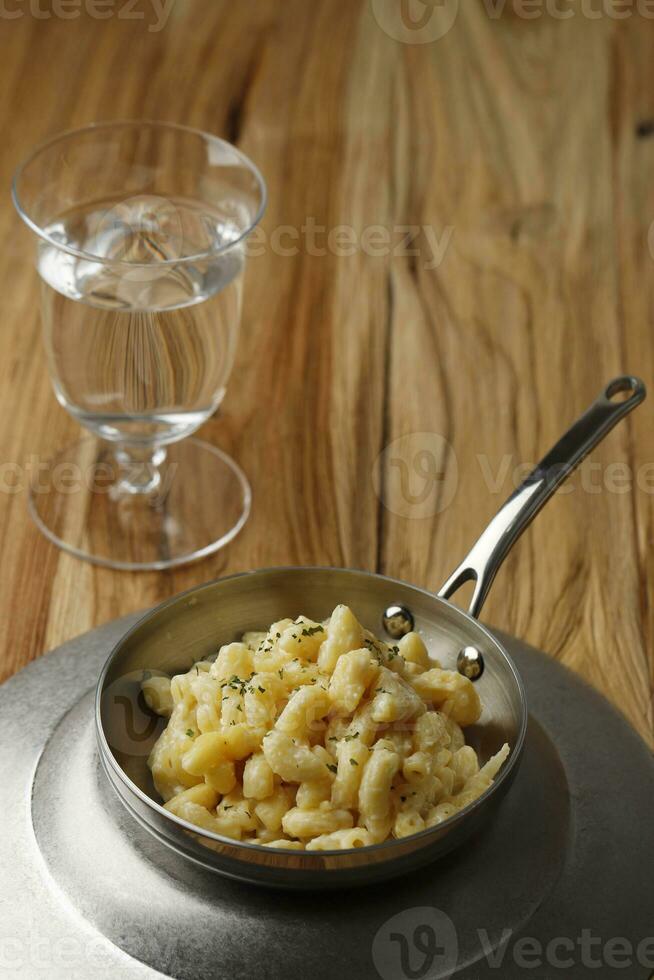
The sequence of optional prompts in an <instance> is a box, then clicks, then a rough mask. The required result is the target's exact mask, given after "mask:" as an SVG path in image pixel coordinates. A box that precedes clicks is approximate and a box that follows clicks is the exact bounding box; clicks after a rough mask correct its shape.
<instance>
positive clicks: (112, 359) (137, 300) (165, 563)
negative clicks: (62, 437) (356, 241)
mask: <svg viewBox="0 0 654 980" xmlns="http://www.w3.org/2000/svg"><path fill="white" fill-rule="evenodd" d="M13 197H14V203H15V205H16V208H17V210H18V213H19V214H20V216H21V218H22V219H23V220H24V221H25V223H26V224H27V225H28V226H29V228H30V229H31V230H32V232H33V233H34V235H35V238H36V264H37V269H38V273H39V276H40V280H41V312H42V319H43V330H44V338H45V346H46V351H47V357H48V365H49V370H50V375H51V378H52V382H53V386H54V390H55V394H56V396H57V399H58V400H59V402H60V404H61V405H63V406H64V408H65V409H66V410H67V411H68V412H70V414H71V415H72V416H73V418H75V419H77V421H78V422H80V424H81V425H83V426H84V427H85V428H86V429H88V430H89V431H90V432H91V433H92V434H93V437H92V438H90V439H89V438H86V439H84V440H83V441H82V442H80V443H78V444H76V445H75V446H71V447H69V448H68V449H66V450H65V451H64V452H63V453H61V454H60V455H59V456H57V457H56V459H54V460H51V461H50V462H49V463H48V465H47V467H46V466H42V467H39V471H38V477H37V478H35V479H34V480H33V483H32V487H31V491H30V508H31V511H32V514H33V516H34V518H35V520H36V522H37V524H38V525H39V527H40V528H41V530H42V531H43V532H44V533H45V534H46V535H47V536H48V537H49V538H50V539H51V540H53V541H54V542H56V543H57V544H58V545H59V546H60V547H62V548H65V549H66V550H67V551H70V552H72V553H73V554H75V555H77V556H79V557H81V558H85V559H87V560H89V561H93V562H96V563H98V564H102V565H109V566H111V567H114V568H126V569H146V568H150V569H160V568H168V567H171V566H173V565H180V564H183V563H185V562H189V561H192V560H195V559H199V558H202V557H204V556H206V555H208V554H211V553H212V552H214V551H217V550H218V549H219V548H221V547H223V546H224V545H225V544H227V542H228V541H231V540H232V538H233V537H234V536H235V535H236V534H237V533H238V531H239V530H240V529H241V528H242V526H243V524H244V523H245V521H246V520H247V517H248V514H249V510H250V501H251V494H250V487H249V485H248V482H247V479H246V478H245V476H244V474H243V473H242V471H241V469H240V468H239V467H238V466H237V465H236V463H234V461H233V460H232V459H230V458H229V457H228V456H227V455H225V453H223V452H221V451H220V450H218V449H216V448H214V447H213V446H210V445H208V444H207V443H205V442H201V441H199V440H197V439H187V438H186V437H187V436H190V435H191V434H192V433H193V432H194V431H195V430H196V429H197V428H198V427H199V426H200V425H202V423H203V422H205V421H206V420H207V419H208V418H209V417H210V416H211V415H212V414H213V413H214V412H215V411H216V409H217V408H218V406H219V405H220V403H221V401H222V399H223V397H224V395H225V390H226V386H227V382H228V379H229V376H230V372H231V368H232V364H233V361H234V353H235V348H236V341H237V335H238V330H239V323H240V318H241V301H242V293H243V273H244V268H245V240H246V238H247V236H248V235H249V234H250V232H251V231H252V230H253V228H254V227H255V226H256V224H257V222H258V221H259V220H260V218H261V216H262V213H263V211H264V208H265V202H266V188H265V184H264V181H263V178H262V177H261V174H260V173H259V171H258V170H257V168H256V167H255V166H254V164H252V163H251V162H250V161H249V160H248V159H247V158H246V157H245V156H244V155H243V154H242V153H240V152H239V151H238V150H237V149H235V147H233V146H231V145H230V144H229V143H226V142H224V141H223V140H220V139H218V138H217V137H215V136H211V135H209V134H207V133H203V132H200V131H198V130H193V129H190V128H187V127H184V126H176V125H170V124H165V123H151V122H126V123H106V124H98V125H94V126H89V127H87V128H85V129H81V130H77V131H74V132H70V133H66V134H64V135H62V136H58V137H56V138H55V139H53V140H51V141H49V142H48V143H46V144H44V145H43V146H41V147H39V148H38V149H37V150H36V151H35V152H34V153H33V154H32V155H31V156H30V158H29V159H28V160H27V161H26V162H25V163H24V164H23V165H22V166H21V167H20V168H19V170H18V171H17V173H16V176H15V178H14V184H13ZM181 440H184V441H181Z"/></svg>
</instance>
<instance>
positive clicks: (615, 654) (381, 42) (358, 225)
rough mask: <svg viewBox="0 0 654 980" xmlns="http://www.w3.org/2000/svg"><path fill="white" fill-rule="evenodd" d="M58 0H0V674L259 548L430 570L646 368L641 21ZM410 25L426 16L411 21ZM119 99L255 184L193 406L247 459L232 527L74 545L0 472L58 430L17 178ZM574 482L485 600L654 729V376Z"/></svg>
mask: <svg viewBox="0 0 654 980" xmlns="http://www.w3.org/2000/svg"><path fill="white" fill-rule="evenodd" d="M75 2H76V0H69V3H68V5H66V4H64V5H63V7H62V6H61V5H60V4H58V3H57V2H56V0H40V4H37V3H36V0H25V2H23V3H21V2H20V0H13V2H12V3H10V2H9V0H8V2H7V3H6V4H5V5H4V9H5V11H6V10H9V11H10V12H11V13H12V19H8V18H7V16H6V14H5V16H2V17H0V78H1V82H2V86H1V87H2V92H3V99H2V104H1V106H0V114H1V116H2V134H3V139H2V145H1V147H0V165H1V175H2V187H4V188H5V193H4V196H3V198H2V207H1V210H0V234H1V236H2V250H1V252H0V254H1V255H2V262H1V263H0V275H1V276H2V290H1V292H0V296H1V297H2V357H1V358H0V374H1V383H0V397H1V398H2V410H1V411H0V432H1V439H0V451H1V459H0V463H2V466H3V469H2V470H1V471H0V477H1V480H0V482H2V484H3V487H4V492H3V493H1V494H0V500H1V504H0V508H1V509H0V529H1V532H0V533H1V537H0V556H1V562H0V569H1V571H0V577H1V587H0V620H1V626H0V628H1V630H2V640H1V648H0V679H2V678H5V677H7V676H9V675H10V674H11V673H13V672H14V671H16V670H18V669H19V668H20V667H22V666H24V665H25V664H27V663H28V662H29V661H30V660H32V659H33V658H34V657H37V656H39V655H40V654H41V653H42V652H43V651H45V650H47V649H49V648H51V647H53V646H55V645H56V644H59V643H61V642H63V641H64V640H66V639H68V638H69V637H72V636H74V635H75V634H78V633H80V632H82V631H84V630H88V629H90V628H92V627H93V626H95V625H97V624H100V623H103V622H105V621H107V620H110V619H112V618H113V617H116V616H120V615H122V614H125V613H128V612H130V611H132V610H136V609H140V608H144V607H147V606H150V605H152V604H153V603H156V602H158V601H159V600H161V599H163V598H164V597H166V596H168V595H171V594H173V593H175V592H178V591H180V590H182V589H185V588H188V587H189V586H192V585H194V584H196V583H199V582H202V581H204V580H207V579H210V578H213V577H215V576H219V575H224V574H226V573H229V572H235V571H239V570H243V569H247V568H252V567H256V566H266V565H276V564H285V563H293V564H296V563H297V564H301V563H305V564H309V563H321V564H322V563H325V564H326V563H331V564H336V565H347V566H356V567H362V568H367V569H376V570H378V571H381V572H385V573H387V574H389V575H393V576H397V577H401V578H405V579H407V580H409V581H412V582H414V583H417V584H419V585H422V586H426V587H429V588H436V587H438V586H439V585H440V584H441V582H442V580H443V579H444V578H445V576H446V574H447V573H448V572H449V571H450V570H451V568H452V567H453V565H454V564H455V563H456V562H457V561H458V560H459V559H460V558H461V557H462V555H463V554H464V552H465V550H467V547H468V546H469V545H470V544H471V543H472V541H473V540H474V538H475V536H476V534H477V533H478V531H479V530H480V529H481V528H482V527H483V526H484V523H485V522H486V521H487V520H488V519H489V518H490V516H491V515H492V513H493V512H494V510H495V509H496V508H497V507H498V505H499V504H500V503H501V501H502V499H503V495H505V494H507V493H508V492H509V490H510V489H511V487H512V485H513V481H514V479H515V478H516V475H517V468H518V467H519V465H520V464H523V463H527V462H529V461H531V462H534V461H535V460H536V459H537V458H538V455H539V454H540V452H541V451H542V450H544V449H545V448H548V446H549V444H550V443H551V442H552V441H553V440H554V439H555V438H556V437H557V436H558V434H559V432H560V431H561V430H562V428H563V426H564V425H565V424H567V423H568V422H570V421H572V419H573V417H575V416H576V415H577V414H578V413H579V411H580V410H581V409H583V408H584V407H585V406H586V404H587V402H589V401H590V400H591V398H592V397H594V396H595V395H596V394H597V393H598V392H599V390H600V388H601V386H602V384H603V382H604V381H605V380H606V379H608V378H610V377H611V376H612V375H614V374H617V373H620V372H623V371H632V372H637V373H639V374H640V375H642V376H643V377H644V379H645V380H646V381H649V382H650V383H652V381H653V380H654V373H653V367H654V363H653V359H654V332H653V330H652V315H651V307H652V302H653V301H654V288H653V287H654V259H653V257H652V249H654V231H652V228H651V222H652V220H653V219H654V68H653V67H652V66H653V65H654V58H653V57H652V56H653V53H654V23H653V22H652V21H650V20H647V19H645V18H644V17H643V16H638V15H635V14H633V15H631V16H627V17H626V18H625V19H622V20H618V19H616V18H614V17H613V16H609V15H608V14H606V13H604V14H602V15H600V16H599V17H598V18H596V19H591V18H590V17H589V16H588V15H587V14H588V3H586V5H585V8H584V9H585V10H586V14H584V13H583V12H582V10H581V9H578V8H577V7H575V6H574V4H573V6H572V8H571V9H573V16H571V17H570V18H569V19H562V18H558V17H556V16H554V14H553V13H552V12H551V11H552V9H554V8H552V5H551V4H550V5H545V6H547V9H548V10H550V13H544V12H543V11H541V14H542V16H540V17H536V18H534V17H533V5H532V6H531V8H530V11H531V13H530V15H529V18H527V17H526V16H525V10H522V8H521V5H520V4H519V3H518V2H517V0H516V2H514V3H511V2H507V4H506V6H505V8H504V11H503V13H501V14H498V13H497V11H498V9H499V8H501V5H499V7H498V5H497V4H496V5H493V4H489V3H486V6H484V3H483V2H482V0H478V2H477V0H470V2H468V0H465V2H461V3H460V4H458V7H459V9H458V17H457V18H456V19H455V21H454V23H452V24H451V26H450V29H449V31H446V30H445V29H446V28H447V27H448V25H449V21H447V20H446V19H447V18H448V17H449V18H450V20H451V19H452V16H453V14H455V13H456V9H455V8H456V7H457V4H456V3H454V2H453V3H451V4H450V5H449V7H448V4H447V3H446V4H445V6H444V7H443V6H441V5H438V4H437V5H435V6H434V5H433V4H432V7H433V9H432V10H431V11H430V9H429V7H428V6H425V5H424V4H421V5H420V4H418V3H417V0H416V5H415V6H414V7H412V8H411V7H407V9H406V11H405V12H407V13H408V15H412V16H414V17H415V16H417V14H419V13H420V12H422V15H423V16H422V20H415V21H414V22H413V23H412V22H411V21H406V23H405V24H404V26H402V21H401V20H400V19H399V17H398V9H399V7H398V6H396V7H394V6H393V4H394V0H390V3H385V2H376V0H375V2H371V0H312V2H307V0H285V2H284V3H280V2H278V0H248V2H244V3H234V2H232V0H210V2H209V0H177V2H175V3H174V4H173V6H172V11H171V12H170V16H169V18H168V20H167V21H166V23H165V25H161V24H158V23H157V16H155V13H154V6H155V5H154V4H153V2H152V0H143V2H141V0H139V3H138V4H137V5H136V6H135V7H133V8H132V7H130V8H127V7H126V6H125V0H116V3H115V4H113V6H112V5H111V4H109V5H107V4H105V5H104V7H102V9H100V8H101V5H99V4H98V5H97V7H96V5H95V4H93V2H92V0H88V2H87V0H79V3H78V5H77V7H76V6H75ZM157 6H158V5H157ZM419 6H420V7H422V11H420V10H419V9H418V7H419ZM609 6H610V5H609ZM437 8H439V9H437ZM108 11H109V16H108V18H107V19H106V20H99V19H98V17H97V15H98V12H102V13H103V14H105V15H106V14H107V12H108ZM126 11H127V12H126ZM489 11H491V13H489ZM492 11H495V14H494V15H491V14H492ZM400 12H401V10H400ZM62 13H64V14H66V17H67V18H69V19H64V18H63V17H62V16H61V15H62ZM528 13H529V12H528ZM75 14H77V15H78V16H75ZM138 14H141V15H143V16H142V19H133V18H135V16H136V15H138ZM49 15H50V16H49ZM432 17H433V18H436V20H432ZM438 18H441V19H440V21H439V20H438ZM158 26H159V27H161V29H159V30H157V29H154V28H157V27H158ZM430 31H431V32H432V33H437V34H438V33H442V34H443V36H442V37H440V38H437V39H435V40H433V41H431V42H429V43H417V42H426V41H428V40H429V36H430V35H429V32H430ZM393 35H395V37H394V36H393ZM397 36H400V40H397ZM125 117H132V118H133V117H145V118H161V119H166V120H172V121H183V122H186V123H189V124H191V125H195V126H199V127H203V128H206V129H209V130H211V131H213V132H216V133H218V134H221V135H223V136H225V137H227V138H228V139H231V140H233V141H235V142H236V143H238V145H239V146H240V147H242V148H243V149H244V150H245V152H247V153H248V154H249V155H251V156H252V157H253V158H254V159H255V161H256V162H257V163H258V164H259V165H260V167H261V168H262V170H263V172H264V174H265V176H266V178H267V180H268V183H269V188H270V206H269V209H268V212H267V215H266V218H265V221H264V225H263V229H264V232H265V234H266V237H267V243H268V244H267V246H266V248H265V249H263V254H262V255H260V256H259V257H257V258H255V259H253V260H252V261H251V262H250V266H249V272H248V279H247V287H246V288H247V292H246V306H245V317H244V323H243V330H242V336H241V342H240V350H239V357H238V361H237V364H236V368H235V371H234V375H233V379H232V382H231V386H230V389H229V393H228V397H227V399H226V401H225V403H224V407H223V410H222V411H221V413H220V414H219V415H218V416H217V417H216V418H214V419H212V420H211V422H210V423H209V424H208V425H206V426H205V428H204V430H203V435H204V437H205V438H207V439H208V440H210V441H211V442H214V443H215V444H216V445H220V446H222V447H223V448H225V449H226V450H228V451H230V452H232V453H234V454H235V456H236V457H237V458H238V460H239V461H240V462H241V463H242V465H243V467H244V468H245V469H246V471H247V473H248V474H249V476H250V478H251V481H252V483H253V488H254V501H255V504H254V511H253V514H252V518H251V520H250V522H249V524H248V526H247V528H246V530H245V531H244V532H243V533H242V534H241V536H240V537H239V538H238V539H237V540H236V541H235V542H234V543H233V544H232V545H231V546H230V547H229V548H228V549H227V550H226V551H225V552H224V553H222V554H219V555H218V556H216V557H214V558H212V559H209V560H207V561H204V562H203V563H201V564H198V565H195V566H191V567H189V568H186V569H182V570H178V571H174V572H170V573H152V574H150V573H148V574H136V575H135V574H129V573H119V572H112V571H106V570H101V569H96V568H93V567H91V566H90V565H86V564H83V563H81V562H79V561H77V560H75V559H74V558H71V557H68V556H67V555H65V554H63V553H61V552H59V551H57V549H56V548H55V547H53V546H52V545H51V544H49V543H48V542H47V541H46V540H45V539H44V538H42V537H41V536H40V534H39V533H38V531H37V530H36V528H35V527H34V526H33V525H32V523H31V521H30V519H29V517H28V515H27V513H26V497H25V492H24V490H21V491H20V492H13V489H12V488H15V484H16V474H20V473H21V472H22V469H21V470H19V469H17V468H16V466H18V467H21V468H26V467H27V466H28V463H29V460H30V458H31V457H38V458H41V459H42V458H45V457H47V456H49V455H50V454H51V453H52V452H54V451H55V450H57V449H59V448H62V447H63V446H65V445H66V444H67V443H69V442H71V441H73V440H74V439H75V437H76V434H77V431H78V430H77V426H76V424H75V423H74V422H73V421H72V419H70V418H69V417H68V416H67V415H66V413H65V412H64V410H63V409H60V408H59V407H58V406H57V403H56V401H55V399H54V396H53V393H52V390H51V388H50V384H49V381H48V376H47V372H46V367H45V361H44V356H43V353H42V350H41V343H40V324H39V309H38V306H39V303H38V288H37V280H36V274H35V272H34V269H33V267H32V255H31V248H32V243H31V241H30V240H29V235H28V233H27V231H26V230H25V229H24V228H23V227H22V226H21V224H20V222H19V220H18V218H17V217H16V216H15V214H14V212H13V210H12V207H11V203H10V200H9V196H8V193H7V187H8V183H9V180H10V176H11V173H12V171H13V169H14V167H15V165H16V164H17V163H18V162H19V161H20V159H21V158H22V157H23V156H24V155H25V154H26V153H27V151H28V150H29V149H30V148H31V147H32V145H33V144H35V143H36V142H37V141H39V140H41V139H42V138H43V137H45V136H47V135H50V134H52V133H54V132H56V131H58V130H61V129H65V128H69V127H72V126H78V125H82V124H84V123H87V122H89V121H91V120H96V119H114V118H125ZM343 225H346V226H348V227H349V229H350V230H348V231H347V232H342V231H334V229H337V228H339V226H343ZM282 226H288V227H289V228H290V229H294V231H292V232H289V231H288V228H286V230H284V229H282ZM319 228H322V229H323V230H322V231H319V230H318V229H319ZM409 228H411V229H416V230H417V231H416V233H415V235H414V240H413V241H412V243H411V245H410V246H409V247H407V246H406V244H403V238H405V236H406V234H407V233H408V229H409ZM312 229H313V230H312ZM276 230H277V234H276V236H275V232H276ZM329 232H331V238H329V237H328V235H329ZM650 232H652V233H651V234H650ZM412 234H413V233H412ZM648 236H649V242H648ZM290 253H293V254H290ZM396 440H399V441H396ZM448 445H449V447H451V448H450V450H449V451H448V450H447V447H448ZM387 447H390V449H387ZM385 450H386V455H385V456H384V457H383V459H385V461H386V463H387V466H386V472H387V483H386V486H385V489H384V490H383V491H382V492H381V498H382V500H381V501H380V493H379V492H376V491H378V490H379V487H378V486H377V485H376V483H375V479H374V474H375V472H376V461H377V459H378V457H379V454H380V453H382V452H383V451H385ZM454 460H456V462H457V464H458V467H457V469H456V470H455V469H454ZM7 464H10V466H9V468H8V467H7ZM625 466H626V470H625V469H624V467H625ZM443 469H444V471H445V477H444V479H443V478H442V471H443ZM403 476H404V478H405V483H404V485H403V484H402V482H401V481H402V477H403ZM389 481H390V482H389ZM10 484H11V487H10V486H9V485H10ZM629 484H631V485H629ZM572 486H573V488H574V489H573V491H572V492H571V493H568V494H565V495H561V496H560V497H558V498H557V499H556V500H554V501H553V502H552V503H551V504H550V505H549V506H548V508H547V510H546V511H545V512H544V513H543V514H542V516H541V517H540V518H539V520H538V522H537V523H536V524H535V525H534V527H533V528H532V529H530V531H529V532H528V533H527V535H526V536H525V537H524V538H523V540H522V541H521V542H520V544H519V545H518V546H517V547H516V549H515V552H514V553H513V554H512V555H511V557H510V558H509V560H508V561H507V563H506V565H505V567H504V569H503V570H502V572H501V573H500V575H499V576H498V579H497V582H496V585H495V587H494V591H493V594H492V597H491V598H490V600H489V602H488V605H487V606H486V608H485V610H484V614H485V618H486V619H487V620H488V621H490V622H491V623H495V624H497V625H498V626H501V627H503V628H504V629H507V630H509V631H512V632H514V633H516V634H518V635H520V636H522V637H524V638H526V639H527V640H529V641H531V642H532V643H534V644H535V645H537V646H539V647H541V648H542V649H544V650H546V651H548V652H549V653H550V654H551V655H552V656H553V657H557V658H559V659H561V660H562V661H564V662H565V663H567V664H568V665H570V666H571V667H572V668H574V669H575V670H577V671H579V672H580V673H581V674H582V675H584V676H585V677H586V678H588V679H589V680H590V681H591V682H592V683H593V684H594V685H596V687H598V688H599V689H600V690H601V691H603V692H604V693H605V694H606V695H607V696H608V697H609V698H610V699H611V700H612V701H613V702H614V703H615V704H616V705H617V706H618V707H619V708H620V709H621V710H622V711H623V712H624V713H625V714H626V715H627V717H628V718H629V720H630V721H631V722H632V724H633V725H634V726H635V727H636V728H637V729H638V731H639V732H640V733H641V735H642V736H643V737H644V738H646V739H647V740H648V741H649V742H650V744H653V745H654V717H653V703H652V690H653V684H654V648H653V637H654V607H653V605H652V603H651V602H650V595H651V589H650V585H649V582H650V581H651V580H652V576H653V574H654V549H653V548H652V536H653V533H654V506H653V499H654V498H653V496H652V494H653V493H654V426H653V425H652V404H651V403H648V404H646V406H645V407H644V408H642V409H640V410H639V412H637V413H636V415H634V416H633V417H632V418H631V419H630V420H629V421H628V422H627V423H626V424H623V425H622V426H621V427H620V428H619V429H618V430H616V431H615V432H614V433H613V434H612V435H611V436H610V438H609V439H608V440H607V442H606V443H605V444H604V445H603V446H602V448H601V449H600V450H598V451H597V452H595V453H594V455H593V458H592V462H591V464H589V465H587V466H586V468H585V470H584V471H582V473H581V474H578V475H577V477H576V478H575V479H574V481H573V483H572ZM8 487H9V489H11V490H12V492H7V490H8ZM434 487H435V489H434ZM625 487H626V492H624V491H625ZM448 497H451V498H452V499H451V500H450V501H449V502H448V500H447V499H446V498H448ZM446 504H447V506H445V505H446ZM291 612H293V611H291ZM295 612H297V610H296V611H295Z"/></svg>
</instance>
